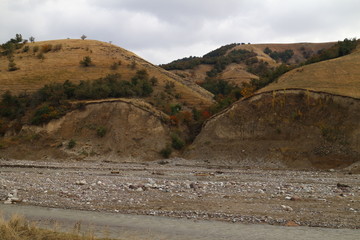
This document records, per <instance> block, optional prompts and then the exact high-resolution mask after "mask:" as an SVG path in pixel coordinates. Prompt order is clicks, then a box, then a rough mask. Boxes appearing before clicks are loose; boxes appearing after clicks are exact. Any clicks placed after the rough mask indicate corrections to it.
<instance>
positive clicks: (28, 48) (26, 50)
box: [22, 46, 30, 52]
mask: <svg viewBox="0 0 360 240" xmlns="http://www.w3.org/2000/svg"><path fill="white" fill-rule="evenodd" d="M29 50H30V47H29V46H25V47H24V48H23V50H22V51H23V52H28V51H29Z"/></svg>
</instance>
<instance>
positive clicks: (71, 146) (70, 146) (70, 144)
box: [67, 139, 76, 149]
mask: <svg viewBox="0 0 360 240" xmlns="http://www.w3.org/2000/svg"><path fill="white" fill-rule="evenodd" d="M75 146H76V141H75V140H74V139H70V141H69V142H68V145H67V148H68V149H73V148H74V147H75Z"/></svg>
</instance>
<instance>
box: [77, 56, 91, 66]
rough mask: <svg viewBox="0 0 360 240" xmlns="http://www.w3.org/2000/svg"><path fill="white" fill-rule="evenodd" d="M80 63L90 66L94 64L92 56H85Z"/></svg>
mask: <svg viewBox="0 0 360 240" xmlns="http://www.w3.org/2000/svg"><path fill="white" fill-rule="evenodd" d="M80 65H81V66H83V67H90V66H92V65H93V63H92V60H91V57H89V56H85V57H84V58H83V60H81V61H80Z"/></svg>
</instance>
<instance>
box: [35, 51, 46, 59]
mask: <svg viewBox="0 0 360 240" xmlns="http://www.w3.org/2000/svg"><path fill="white" fill-rule="evenodd" d="M36 57H37V58H38V59H41V60H44V59H45V56H44V54H43V53H42V52H40V53H38V54H37V55H36Z"/></svg>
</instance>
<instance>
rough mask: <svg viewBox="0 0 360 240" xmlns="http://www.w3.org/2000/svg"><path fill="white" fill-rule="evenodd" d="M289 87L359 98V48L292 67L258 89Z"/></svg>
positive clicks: (267, 89) (269, 89)
mask: <svg viewBox="0 0 360 240" xmlns="http://www.w3.org/2000/svg"><path fill="white" fill-rule="evenodd" d="M292 88H293V89H296V88H297V89H308V90H313V91H319V92H326V93H332V94H336V95H341V96H349V97H353V98H360V48H358V49H357V50H356V51H355V52H353V53H352V54H350V55H347V56H343V57H341V58H335V59H332V60H328V61H324V62H319V63H315V64H310V65H306V66H303V67H299V68H296V69H294V70H292V71H290V72H288V73H286V74H284V75H283V76H281V77H280V78H279V79H278V80H277V81H276V82H274V83H272V84H270V85H268V86H266V87H264V88H262V89H260V91H259V92H266V91H274V90H284V89H285V90H286V89H292Z"/></svg>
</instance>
